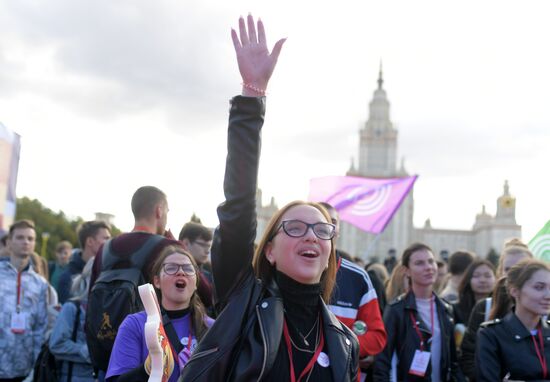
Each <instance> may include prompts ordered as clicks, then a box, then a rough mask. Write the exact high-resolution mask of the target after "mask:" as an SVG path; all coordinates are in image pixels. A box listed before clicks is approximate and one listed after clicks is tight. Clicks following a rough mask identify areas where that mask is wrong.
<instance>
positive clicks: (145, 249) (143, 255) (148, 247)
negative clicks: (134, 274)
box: [130, 235, 166, 269]
mask: <svg viewBox="0 0 550 382" xmlns="http://www.w3.org/2000/svg"><path fill="white" fill-rule="evenodd" d="M164 239H166V238H165V237H164V236H161V235H151V236H150V237H149V238H148V239H147V241H146V242H145V243H143V245H142V246H141V248H140V249H139V250H137V251H136V252H134V253H133V254H132V257H131V259H130V261H131V262H132V266H133V267H134V268H139V269H141V268H143V265H144V264H145V260H147V257H148V256H149V254H150V253H151V251H152V250H153V248H155V247H156V246H157V244H158V243H160V242H161V241H163V240H164Z"/></svg>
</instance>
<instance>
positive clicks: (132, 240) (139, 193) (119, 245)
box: [90, 186, 181, 290]
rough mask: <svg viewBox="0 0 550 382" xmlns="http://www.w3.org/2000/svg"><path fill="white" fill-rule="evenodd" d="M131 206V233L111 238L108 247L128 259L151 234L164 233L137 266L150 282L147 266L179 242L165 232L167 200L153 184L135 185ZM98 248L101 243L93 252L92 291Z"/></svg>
mask: <svg viewBox="0 0 550 382" xmlns="http://www.w3.org/2000/svg"><path fill="white" fill-rule="evenodd" d="M131 206H132V213H133V215H134V228H133V229H132V232H128V233H123V234H121V235H119V236H117V237H116V238H114V239H113V240H111V248H112V250H113V252H114V253H116V254H117V255H118V256H119V257H120V258H121V260H129V258H130V256H131V255H132V254H133V253H134V252H136V251H137V250H138V249H139V248H141V246H142V245H143V244H144V243H145V242H146V241H147V239H149V238H150V237H151V235H162V236H166V237H165V239H164V240H162V241H160V242H159V243H158V244H157V245H156V246H155V247H154V248H153V249H152V250H151V252H150V254H149V256H147V259H146V261H145V264H144V266H143V268H142V269H141V272H142V274H143V277H144V278H145V280H146V281H147V282H149V283H152V281H153V275H152V274H151V269H152V267H153V264H154V262H155V260H156V259H157V258H158V255H159V254H160V252H162V250H163V249H164V248H165V247H166V246H168V245H177V246H179V247H181V243H180V242H179V241H177V240H175V239H174V237H173V236H172V235H171V233H170V232H169V231H166V223H167V221H168V210H169V209H168V199H167V197H166V194H165V193H164V192H162V191H161V190H160V189H158V188H157V187H154V186H143V187H140V188H138V189H137V190H136V192H135V193H134V195H133V196H132V202H131ZM102 250H103V245H101V246H100V247H99V249H98V250H97V252H96V257H95V260H94V266H93V268H92V277H91V279H90V290H92V287H93V286H94V284H95V280H97V278H98V276H99V274H100V273H101V260H102V254H101V253H102Z"/></svg>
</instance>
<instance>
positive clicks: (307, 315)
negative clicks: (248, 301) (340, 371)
mask: <svg viewBox="0 0 550 382" xmlns="http://www.w3.org/2000/svg"><path fill="white" fill-rule="evenodd" d="M275 282H276V283H277V285H278V287H279V290H280V293H281V297H282V298H283V306H284V309H285V320H286V323H287V326H288V330H289V333H290V337H291V338H292V341H293V342H294V343H295V344H296V345H297V346H298V347H300V348H302V349H307V350H311V351H313V350H315V345H316V344H315V342H316V334H317V332H318V330H317V328H314V329H313V331H312V332H311V334H310V335H309V336H307V341H308V343H309V346H308V345H306V344H305V343H304V341H303V337H302V336H305V335H306V334H307V333H308V332H309V331H310V329H312V327H313V325H314V324H315V323H316V321H317V319H318V318H319V319H320V309H319V304H320V302H321V285H320V284H301V283H299V282H297V281H296V280H294V279H292V278H290V277H289V276H287V275H285V274H284V273H282V272H279V271H276V273H275ZM317 325H318V326H319V325H321V328H320V330H322V328H323V327H322V323H321V322H320V321H319V322H318V323H317ZM300 334H301V335H300ZM291 346H292V345H291ZM323 351H324V352H325V353H326V352H327V350H326V345H325V347H324V348H323ZM312 356H313V354H312V353H308V352H302V351H299V350H297V349H296V348H293V349H292V359H293V363H294V371H295V375H296V379H298V377H299V376H300V373H301V371H302V370H303V369H304V368H305V367H306V365H307V363H308V362H309V361H310V360H311V358H312ZM289 376H290V362H289V358H288V349H287V346H286V344H285V338H284V336H282V338H281V344H280V346H279V351H278V353H277V358H276V359H275V363H274V364H273V367H272V369H271V372H270V373H269V375H268V376H267V380H268V381H286V380H289V379H290V378H289ZM305 379H306V378H304V379H303V380H304V381H305ZM320 380H322V381H330V380H332V374H331V373H330V367H326V368H324V367H320V366H319V364H318V363H315V366H314V367H313V371H312V374H311V377H310V378H309V381H320Z"/></svg>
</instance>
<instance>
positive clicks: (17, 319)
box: [11, 312, 27, 334]
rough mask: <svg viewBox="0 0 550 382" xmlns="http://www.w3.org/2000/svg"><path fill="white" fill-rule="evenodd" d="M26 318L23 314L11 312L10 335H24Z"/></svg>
mask: <svg viewBox="0 0 550 382" xmlns="http://www.w3.org/2000/svg"><path fill="white" fill-rule="evenodd" d="M26 322H27V317H26V316H25V313H23V312H19V313H18V312H13V314H12V315H11V331H12V333H16V334H22V333H25V327H26Z"/></svg>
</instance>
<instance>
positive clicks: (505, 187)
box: [504, 180, 510, 195]
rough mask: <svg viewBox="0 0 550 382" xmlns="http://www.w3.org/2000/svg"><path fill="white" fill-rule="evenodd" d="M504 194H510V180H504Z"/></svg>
mask: <svg viewBox="0 0 550 382" xmlns="http://www.w3.org/2000/svg"><path fill="white" fill-rule="evenodd" d="M504 195H510V186H508V181H507V180H505V181H504Z"/></svg>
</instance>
